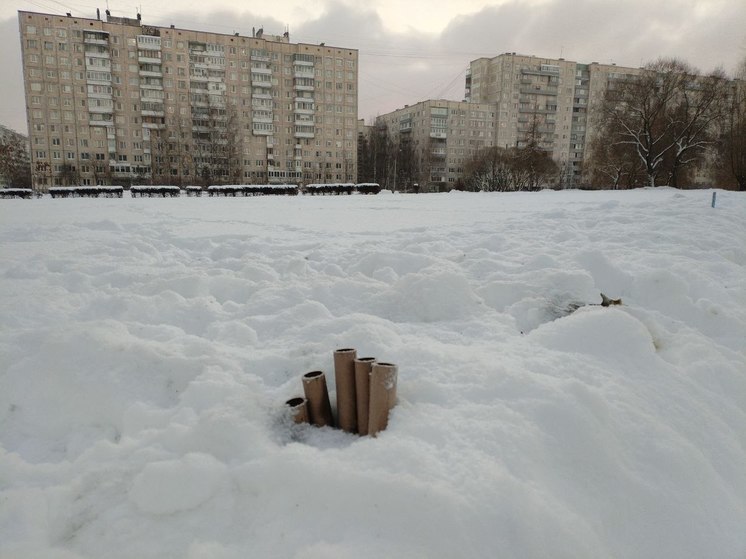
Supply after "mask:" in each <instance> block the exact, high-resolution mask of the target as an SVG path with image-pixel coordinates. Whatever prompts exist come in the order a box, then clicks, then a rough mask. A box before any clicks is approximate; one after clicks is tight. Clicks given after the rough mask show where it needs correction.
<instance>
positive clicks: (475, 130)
mask: <svg viewBox="0 0 746 559" xmlns="http://www.w3.org/2000/svg"><path fill="white" fill-rule="evenodd" d="M495 110H496V109H495V105H494V104H491V103H476V102H475V103H467V102H462V101H447V100H442V99H441V100H432V99H431V100H427V101H421V102H419V103H417V104H415V105H410V106H405V107H404V108H403V109H398V110H396V111H393V112H390V113H387V114H385V115H382V116H380V117H378V119H377V121H376V129H377V132H378V133H384V134H386V136H387V137H388V138H389V140H390V143H391V149H393V157H392V158H391V160H392V161H393V162H394V163H395V164H394V165H393V169H392V168H391V167H392V166H391V165H389V166H388V168H387V170H386V171H387V172H386V175H387V176H386V177H382V180H379V181H378V182H382V183H383V184H388V183H391V180H392V173H393V180H394V183H395V184H396V185H397V188H401V187H402V184H401V183H402V180H403V181H404V182H405V184H404V185H403V187H404V188H405V189H406V188H408V187H413V186H414V185H415V184H416V185H417V187H418V189H419V190H423V191H425V190H450V189H451V188H454V187H455V186H457V183H458V182H459V180H460V179H461V178H462V177H463V174H464V166H465V164H466V163H467V161H468V160H469V159H470V158H471V157H472V156H474V155H475V154H476V152H477V151H479V150H480V149H482V148H485V147H492V146H494V145H496V144H495V140H496V136H495V122H496V114H495ZM374 133H376V131H374ZM407 183H409V184H407Z"/></svg>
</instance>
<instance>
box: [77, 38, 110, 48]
mask: <svg viewBox="0 0 746 559" xmlns="http://www.w3.org/2000/svg"><path fill="white" fill-rule="evenodd" d="M83 43H85V44H86V45H101V46H104V47H108V46H109V39H108V37H107V38H106V39H103V38H100V37H88V36H86V37H83Z"/></svg>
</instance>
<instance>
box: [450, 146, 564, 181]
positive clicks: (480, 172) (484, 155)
mask: <svg viewBox="0 0 746 559" xmlns="http://www.w3.org/2000/svg"><path fill="white" fill-rule="evenodd" d="M558 171H559V167H558V166H557V163H555V162H554V161H553V160H552V158H551V157H550V156H549V154H548V153H547V152H546V151H544V150H542V149H540V148H538V147H536V146H535V145H533V144H531V145H529V146H528V147H523V148H507V149H506V148H499V147H488V148H484V149H482V150H480V151H478V152H477V153H476V154H475V155H474V156H473V157H472V158H471V159H470V160H469V161H468V162H467V163H466V167H465V172H464V182H465V184H466V187H467V189H469V190H487V191H490V190H497V191H507V190H538V189H539V188H542V187H544V186H549V185H551V184H552V183H553V182H554V181H555V180H556V178H557V173H558Z"/></svg>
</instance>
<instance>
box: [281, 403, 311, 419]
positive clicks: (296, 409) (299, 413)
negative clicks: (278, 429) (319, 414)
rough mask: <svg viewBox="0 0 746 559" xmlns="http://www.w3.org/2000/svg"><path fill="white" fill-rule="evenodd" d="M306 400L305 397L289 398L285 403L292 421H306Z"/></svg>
mask: <svg viewBox="0 0 746 559" xmlns="http://www.w3.org/2000/svg"><path fill="white" fill-rule="evenodd" d="M307 402H308V400H306V399H305V398H290V399H289V400H288V401H287V402H285V404H286V405H287V407H288V408H289V409H290V416H291V417H292V418H293V422H294V423H308V405H307Z"/></svg>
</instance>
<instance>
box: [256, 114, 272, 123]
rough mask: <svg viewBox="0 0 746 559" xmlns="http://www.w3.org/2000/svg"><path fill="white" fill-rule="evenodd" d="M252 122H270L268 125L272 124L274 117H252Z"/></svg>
mask: <svg viewBox="0 0 746 559" xmlns="http://www.w3.org/2000/svg"><path fill="white" fill-rule="evenodd" d="M251 121H252V122H268V123H271V122H272V115H269V116H267V115H263V116H256V115H252V117H251Z"/></svg>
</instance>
